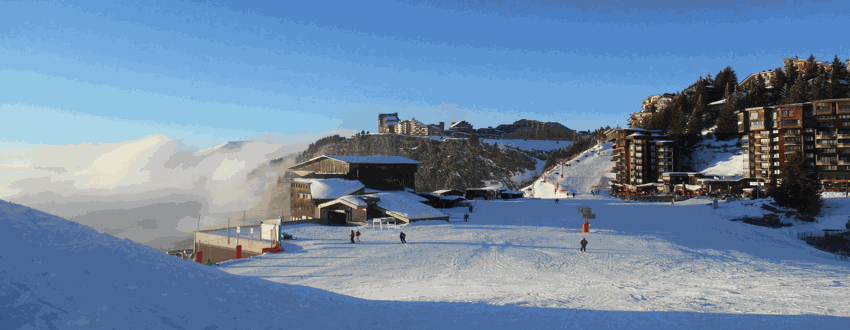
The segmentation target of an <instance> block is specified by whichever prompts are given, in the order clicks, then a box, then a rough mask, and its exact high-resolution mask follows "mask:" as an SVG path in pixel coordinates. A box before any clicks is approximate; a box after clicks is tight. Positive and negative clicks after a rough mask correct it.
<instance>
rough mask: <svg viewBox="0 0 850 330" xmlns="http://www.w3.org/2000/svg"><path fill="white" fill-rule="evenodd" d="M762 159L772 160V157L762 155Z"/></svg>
mask: <svg viewBox="0 0 850 330" xmlns="http://www.w3.org/2000/svg"><path fill="white" fill-rule="evenodd" d="M761 159H764V160H768V159H770V156H769V155H765V154H762V155H761Z"/></svg>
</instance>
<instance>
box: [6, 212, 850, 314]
mask: <svg viewBox="0 0 850 330" xmlns="http://www.w3.org/2000/svg"><path fill="white" fill-rule="evenodd" d="M705 202H708V201H707V200H692V201H686V202H681V203H677V204H676V205H675V206H670V205H667V204H666V203H625V202H621V201H618V200H611V199H598V200H570V201H565V202H562V203H560V204H555V203H553V202H552V201H549V200H541V199H526V200H514V201H488V202H473V203H475V210H474V212H473V213H472V214H471V217H470V221H469V222H462V221H458V220H460V218H461V217H462V215H463V213H465V212H466V210H465V209H463V208H461V209H451V210H449V211H448V212H449V213H450V214H451V215H452V222H449V223H446V222H442V221H424V222H416V223H413V224H410V225H407V226H404V227H402V230H403V231H405V233H406V234H407V235H408V237H407V240H408V242H409V244H406V245H402V244H400V243H398V241H397V240H398V233H397V232H396V231H395V230H392V231H381V230H369V228H366V227H360V228H358V229H359V230H360V231H361V233H363V236H361V240H362V241H363V243H358V244H349V243H347V241H348V237H347V233H348V232H349V228H350V227H330V226H320V225H313V224H300V225H293V226H288V227H287V232H289V233H292V234H294V235H295V236H296V238H297V240H296V241H290V242H288V243H285V248H286V251H287V252H285V253H281V254H267V255H263V256H259V257H254V258H250V259H243V260H234V261H228V262H225V263H223V264H222V265H221V266H219V267H207V266H202V265H199V264H196V263H193V262H190V261H186V260H182V259H178V258H174V257H171V256H168V255H165V254H163V253H162V252H160V251H158V250H156V249H153V248H150V247H148V246H144V245H141V244H138V243H134V242H131V241H129V240H126V239H125V240H122V239H117V238H115V237H113V236H111V235H108V234H99V233H97V232H96V231H94V230H93V229H90V228H88V227H85V226H80V225H78V224H76V223H73V222H70V221H67V220H64V219H61V218H58V217H55V216H51V215H48V214H45V213H42V212H39V211H35V210H32V209H28V208H26V207H22V206H19V205H16V204H11V203H7V202H4V201H0V223H2V225H3V226H4V227H5V228H4V229H5V230H2V231H0V235H2V236H0V242H1V243H0V248H2V250H3V251H16V253H3V254H2V255H0V258H2V265H3V266H2V267H3V268H2V272H0V274H3V275H2V276H0V301H2V302H3V304H0V310H1V311H2V313H0V315H2V319H0V328H3V329H41V328H51V327H52V328H58V329H78V328H122V329H143V328H186V329H203V328H209V329H214V328H219V329H221V328H224V329H230V328H243V329H268V328H273V329H276V328H281V327H285V328H295V329H316V328H322V327H333V328H337V329H340V328H341V329H360V328H375V329H397V328H405V329H411V328H412V329H500V328H545V329H548V328H579V327H581V328H594V329H617V328H627V329H628V328H631V329H644V328H656V329H681V328H689V329H717V328H727V329H774V328H776V327H780V328H788V327H792V326H793V327H795V328H797V327H807V328H816V329H846V328H847V327H848V326H850V306H848V304H846V297H847V296H848V294H850V272H849V271H848V263H847V262H840V261H836V260H834V259H833V257H832V255H831V254H828V253H826V252H821V251H818V250H816V249H813V248H811V247H809V246H807V245H806V244H805V243H803V242H802V241H800V240H797V239H796V238H795V233H796V232H798V231H803V230H817V229H818V228H820V227H830V228H835V227H836V226H837V225H839V224H840V223H843V221H844V218H845V216H844V214H847V212H850V203H848V202H847V199H829V200H827V202H826V203H827V206H828V207H829V208H827V212H825V213H826V214H825V216H824V217H822V218H821V222H820V223H816V224H805V225H801V224H798V225H796V226H794V227H786V228H782V229H770V228H764V227H755V226H751V225H747V224H744V223H740V222H731V221H728V220H729V219H730V218H732V217H735V216H740V215H759V214H761V212H763V211H762V210H761V209H760V208H759V207H758V205H757V204H756V205H747V203H748V202H730V203H722V204H721V208H720V209H717V210H713V209H711V208H710V207H708V206H706V205H702V204H701V203H705ZM579 205H588V206H590V207H592V210H593V212H594V213H596V214H597V215H598V216H597V219H596V220H592V222H591V228H592V231H591V233H588V234H581V233H580V232H579V231H578V228H579V225H580V223H581V220H580V219H579V217H578V213H577V212H576V207H577V206H579ZM638 209H639V210H640V212H635V211H636V210H638ZM784 220H786V221H787V219H784ZM581 237H586V238H587V239H588V240H589V241H590V244H589V245H588V252H587V253H580V252H578V251H577V248H578V244H577V243H578V240H579V239H580V238H581Z"/></svg>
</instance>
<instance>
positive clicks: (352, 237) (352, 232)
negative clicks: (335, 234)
mask: <svg viewBox="0 0 850 330" xmlns="http://www.w3.org/2000/svg"><path fill="white" fill-rule="evenodd" d="M351 244H354V231H353V230H352V231H351Z"/></svg>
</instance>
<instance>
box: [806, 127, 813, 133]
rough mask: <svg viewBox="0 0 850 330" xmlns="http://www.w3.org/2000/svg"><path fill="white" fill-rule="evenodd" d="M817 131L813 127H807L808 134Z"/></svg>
mask: <svg viewBox="0 0 850 330" xmlns="http://www.w3.org/2000/svg"><path fill="white" fill-rule="evenodd" d="M814 132H815V129H814V128H812V127H806V133H814Z"/></svg>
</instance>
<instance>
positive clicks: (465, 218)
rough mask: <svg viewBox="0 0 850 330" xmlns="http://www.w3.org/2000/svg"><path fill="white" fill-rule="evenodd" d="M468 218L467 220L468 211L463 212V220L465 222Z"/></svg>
mask: <svg viewBox="0 0 850 330" xmlns="http://www.w3.org/2000/svg"><path fill="white" fill-rule="evenodd" d="M468 220H469V213H467V214H464V215H463V222H466V221H468Z"/></svg>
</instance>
